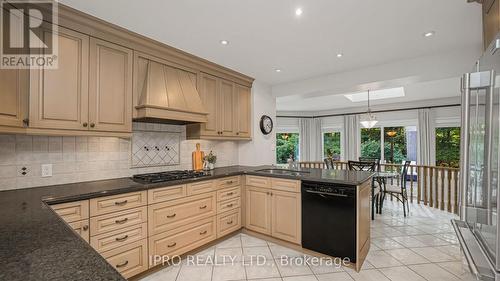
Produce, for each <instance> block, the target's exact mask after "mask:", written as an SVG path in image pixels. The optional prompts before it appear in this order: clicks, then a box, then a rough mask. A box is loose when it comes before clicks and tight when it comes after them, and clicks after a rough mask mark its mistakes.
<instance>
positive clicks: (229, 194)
mask: <svg viewBox="0 0 500 281" xmlns="http://www.w3.org/2000/svg"><path fill="white" fill-rule="evenodd" d="M233 194H234V192H228V193H226V195H227V196H231V195H233Z"/></svg>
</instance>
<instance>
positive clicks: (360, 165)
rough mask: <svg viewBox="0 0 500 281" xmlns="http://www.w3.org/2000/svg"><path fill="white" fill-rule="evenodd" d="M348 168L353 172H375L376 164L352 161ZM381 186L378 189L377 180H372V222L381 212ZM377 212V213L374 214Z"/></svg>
mask: <svg viewBox="0 0 500 281" xmlns="http://www.w3.org/2000/svg"><path fill="white" fill-rule="evenodd" d="M347 166H348V167H349V170H351V171H368V172H375V171H376V170H375V169H376V163H375V162H373V161H351V160H349V161H348V162H347ZM380 191H381V189H380V185H379V186H378V187H377V186H376V185H375V180H374V179H372V220H373V219H375V212H377V213H378V211H379V204H380V203H378V204H377V202H379V201H380V198H381V192H380ZM374 211H375V212H374Z"/></svg>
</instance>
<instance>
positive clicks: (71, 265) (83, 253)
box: [0, 166, 371, 281]
mask: <svg viewBox="0 0 500 281" xmlns="http://www.w3.org/2000/svg"><path fill="white" fill-rule="evenodd" d="M273 168H275V167H271V166H262V167H248V166H231V167H223V168H216V169H215V170H213V171H211V172H210V173H209V175H208V176H206V177H203V178H198V179H190V180H182V181H173V182H168V183H161V184H142V183H137V182H135V181H133V180H131V179H129V178H121V179H112V180H103V181H94V182H85V183H75V184H65V185H58V186H48V187H38V188H29V189H19V190H10V191H2V192H0V212H1V213H2V216H1V217H0V280H9V281H14V280H19V281H21V280H22V281H25V280H93V281H99V280H125V279H124V278H123V277H122V276H121V275H120V274H119V272H118V271H116V270H115V268H114V267H113V266H111V265H110V264H109V263H108V262H106V260H105V259H104V258H103V257H102V256H101V255H100V254H99V253H98V252H97V251H95V250H94V249H93V248H92V247H91V246H90V245H89V244H88V243H87V242H86V241H84V240H83V239H82V238H80V236H78V235H77V234H76V233H75V232H74V231H73V230H72V229H71V228H70V227H69V226H68V224H67V223H66V222H65V221H63V220H62V219H61V217H59V216H58V215H57V214H56V213H55V212H54V211H53V210H52V209H51V208H50V207H49V204H59V203H65V202H72V201H78V200H86V199H91V198H97V197H103V196H110V195H116V194H123V193H128V192H134V191H142V190H148V189H154V188H158V187H167V186H175V185H179V184H185V183H192V182H197V181H206V180H210V179H218V178H223V177H228V176H237V175H245V174H251V175H259V176H265V177H280V178H287V179H296V180H307V181H319V182H329V183H339V184H349V183H350V184H352V185H353V186H358V185H360V184H361V183H363V182H366V181H368V180H369V179H370V177H371V173H364V172H358V173H355V172H348V171H334V170H332V171H328V170H319V169H306V170H302V171H303V172H307V173H297V174H288V175H287V174H273V173H268V172H264V171H262V170H263V169H273Z"/></svg>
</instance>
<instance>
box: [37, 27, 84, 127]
mask: <svg viewBox="0 0 500 281" xmlns="http://www.w3.org/2000/svg"><path fill="white" fill-rule="evenodd" d="M56 36H57V38H58V40H59V50H58V52H59V53H58V56H57V57H58V68H57V69H37V70H32V71H31V87H30V127H34V128H47V129H70V130H88V126H87V125H88V97H89V96H88V94H89V93H88V75H89V73H88V70H89V69H88V60H89V37H88V36H87V35H84V34H81V33H78V32H75V31H72V30H69V29H66V28H63V27H59V31H58V34H57V35H56Z"/></svg>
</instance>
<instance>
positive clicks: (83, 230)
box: [69, 219, 90, 243]
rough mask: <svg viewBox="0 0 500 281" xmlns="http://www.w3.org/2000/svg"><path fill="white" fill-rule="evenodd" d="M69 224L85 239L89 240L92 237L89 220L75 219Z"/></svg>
mask: <svg viewBox="0 0 500 281" xmlns="http://www.w3.org/2000/svg"><path fill="white" fill-rule="evenodd" d="M69 226H71V228H73V230H74V231H75V232H76V233H78V235H80V236H81V237H82V238H83V240H85V241H87V243H88V242H89V239H90V231H89V220H88V219H87V220H82V221H75V222H72V223H69Z"/></svg>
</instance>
